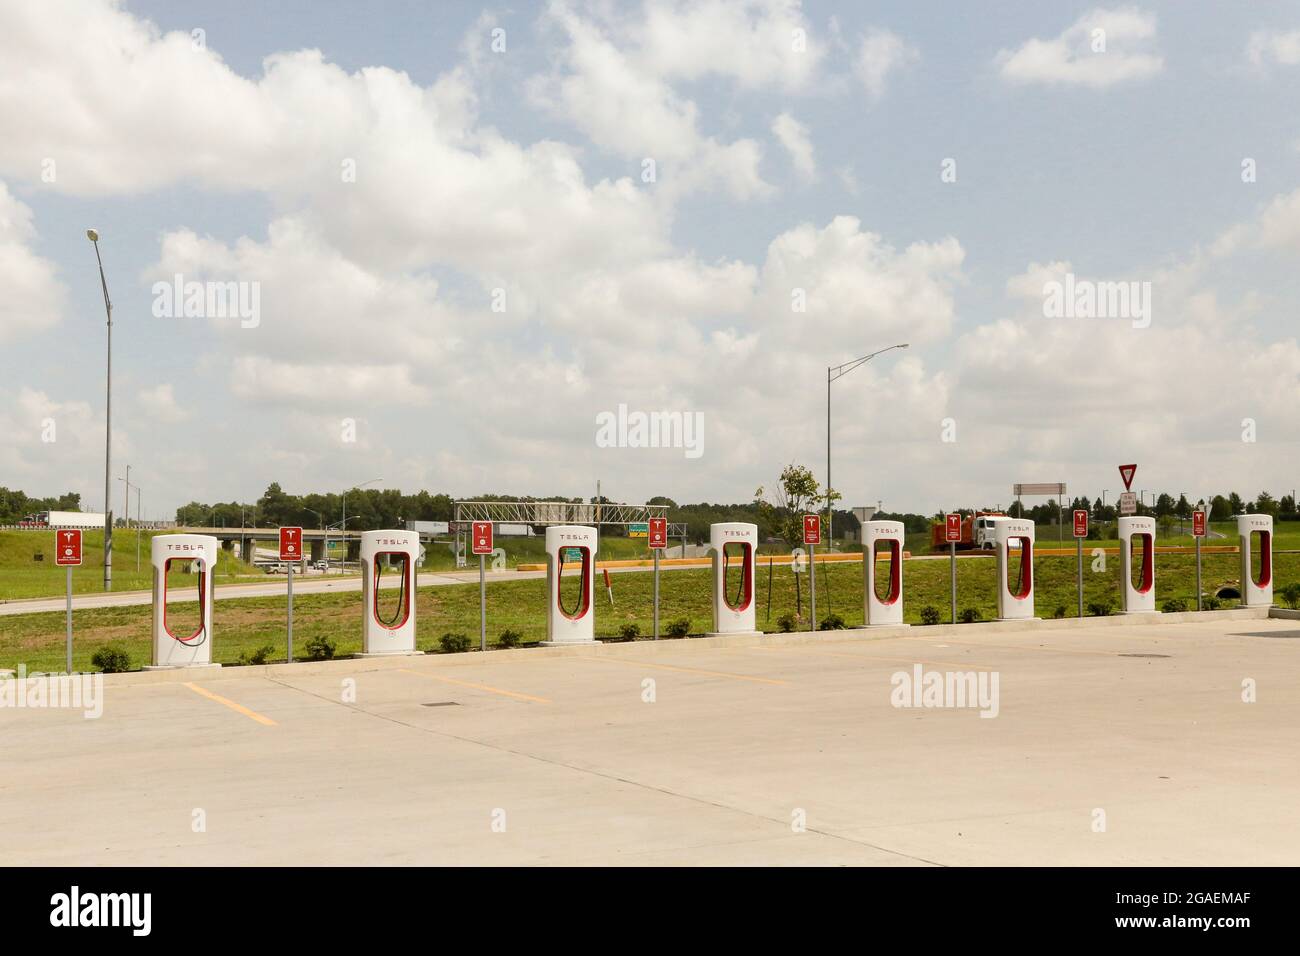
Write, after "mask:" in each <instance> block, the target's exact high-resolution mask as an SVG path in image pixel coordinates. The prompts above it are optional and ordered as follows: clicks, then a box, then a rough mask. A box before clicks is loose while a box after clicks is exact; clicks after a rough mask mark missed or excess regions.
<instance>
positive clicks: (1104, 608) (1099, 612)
mask: <svg viewBox="0 0 1300 956" xmlns="http://www.w3.org/2000/svg"><path fill="white" fill-rule="evenodd" d="M1088 613H1089V614H1091V615H1092V616H1093V617H1109V616H1110V602H1109V601H1089V602H1088Z"/></svg>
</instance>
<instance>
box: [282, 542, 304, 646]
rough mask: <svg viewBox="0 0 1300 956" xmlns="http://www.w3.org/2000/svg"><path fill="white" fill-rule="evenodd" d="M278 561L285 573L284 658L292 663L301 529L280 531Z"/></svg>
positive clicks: (300, 554)
mask: <svg viewBox="0 0 1300 956" xmlns="http://www.w3.org/2000/svg"><path fill="white" fill-rule="evenodd" d="M280 560H281V561H285V562H287V563H286V564H285V566H284V571H285V583H286V590H285V607H286V610H285V656H284V659H285V660H286V661H288V662H289V663H290V664H292V663H293V566H294V565H295V564H296V563H297V562H299V561H301V560H302V528H292V527H286V528H281V529H280Z"/></svg>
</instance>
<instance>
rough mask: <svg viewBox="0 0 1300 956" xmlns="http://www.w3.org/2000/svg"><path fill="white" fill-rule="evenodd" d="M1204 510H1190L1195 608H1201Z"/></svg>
mask: <svg viewBox="0 0 1300 956" xmlns="http://www.w3.org/2000/svg"><path fill="white" fill-rule="evenodd" d="M1206 530H1207V529H1206V526H1205V512H1204V511H1193V512H1192V540H1194V541H1195V542H1196V610H1198V611H1199V610H1201V539H1202V538H1204V537H1205V533H1206Z"/></svg>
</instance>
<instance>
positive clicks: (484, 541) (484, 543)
mask: <svg viewBox="0 0 1300 956" xmlns="http://www.w3.org/2000/svg"><path fill="white" fill-rule="evenodd" d="M473 524H474V527H473V529H472V536H471V538H470V544H471V545H473V551H474V553H475V554H477V555H478V647H479V650H481V651H486V650H487V556H488V555H489V554H491V553H492V522H491V521H475V522H474V523H473Z"/></svg>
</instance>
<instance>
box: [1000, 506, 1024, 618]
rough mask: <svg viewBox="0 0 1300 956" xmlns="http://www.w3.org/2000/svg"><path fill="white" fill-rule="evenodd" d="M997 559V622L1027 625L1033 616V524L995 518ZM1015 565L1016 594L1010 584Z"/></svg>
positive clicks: (1021, 520) (1022, 520)
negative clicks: (1010, 576)
mask: <svg viewBox="0 0 1300 956" xmlns="http://www.w3.org/2000/svg"><path fill="white" fill-rule="evenodd" d="M992 521H993V544H994V547H995V549H996V551H997V556H998V620H999V621H1024V620H1031V619H1032V618H1033V616H1034V523H1033V522H1032V521H1029V520H1027V519H1024V518H993V519H992ZM1013 546H1014V550H1015V552H1016V553H1015V554H1012V551H1013ZM1013 564H1014V565H1015V568H1016V586H1015V588H1014V590H1013V589H1012V587H1011V585H1009V584H1008V583H1007V578H1008V577H1009V572H1010V571H1011V569H1012V566H1013Z"/></svg>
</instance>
